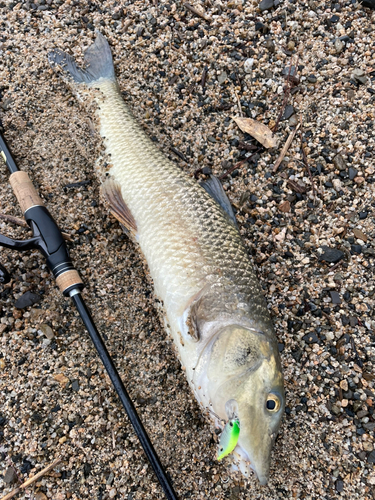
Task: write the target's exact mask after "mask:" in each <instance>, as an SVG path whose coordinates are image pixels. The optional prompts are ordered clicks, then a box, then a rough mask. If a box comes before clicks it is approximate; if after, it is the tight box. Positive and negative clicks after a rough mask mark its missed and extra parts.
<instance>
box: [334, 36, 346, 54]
mask: <svg viewBox="0 0 375 500" xmlns="http://www.w3.org/2000/svg"><path fill="white" fill-rule="evenodd" d="M343 48H344V42H342V41H341V40H340V38H336V40H335V51H336V54H341V52H342V49H343Z"/></svg>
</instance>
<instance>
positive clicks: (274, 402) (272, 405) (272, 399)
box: [266, 394, 280, 413]
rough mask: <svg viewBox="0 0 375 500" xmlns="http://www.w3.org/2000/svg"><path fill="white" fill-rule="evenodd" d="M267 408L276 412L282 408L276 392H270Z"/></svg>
mask: <svg viewBox="0 0 375 500" xmlns="http://www.w3.org/2000/svg"><path fill="white" fill-rule="evenodd" d="M266 408H267V410H268V411H271V412H273V413H276V412H277V411H278V410H279V409H280V399H279V398H278V397H277V396H276V395H275V394H268V396H267V402H266Z"/></svg>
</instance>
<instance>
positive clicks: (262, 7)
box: [259, 0, 273, 12]
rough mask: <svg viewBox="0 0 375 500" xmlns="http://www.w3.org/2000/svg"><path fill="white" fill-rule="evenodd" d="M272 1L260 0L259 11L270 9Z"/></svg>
mask: <svg viewBox="0 0 375 500" xmlns="http://www.w3.org/2000/svg"><path fill="white" fill-rule="evenodd" d="M272 7H273V0H262V1H261V2H260V4H259V8H260V10H261V11H262V12H263V11H264V10H269V9H272Z"/></svg>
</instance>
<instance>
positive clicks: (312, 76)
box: [307, 75, 318, 83]
mask: <svg viewBox="0 0 375 500" xmlns="http://www.w3.org/2000/svg"><path fill="white" fill-rule="evenodd" d="M307 81H308V82H309V83H316V82H317V81H318V79H317V77H316V76H315V75H309V76H308V77H307Z"/></svg>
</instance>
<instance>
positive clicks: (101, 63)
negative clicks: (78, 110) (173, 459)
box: [48, 32, 116, 87]
mask: <svg viewBox="0 0 375 500" xmlns="http://www.w3.org/2000/svg"><path fill="white" fill-rule="evenodd" d="M48 61H49V63H50V65H51V66H52V68H54V69H55V67H56V66H60V68H61V69H62V71H63V72H64V73H65V74H67V75H68V76H69V77H70V78H71V79H72V80H73V81H74V82H76V83H86V85H88V86H89V87H91V86H92V84H93V83H94V82H96V81H98V80H100V79H103V80H115V79H116V77H115V70H114V67H113V61H112V53H111V49H110V47H109V44H108V42H107V40H106V38H105V37H104V36H103V35H102V34H101V33H99V32H97V33H96V40H95V43H93V45H91V46H90V47H89V48H88V49H87V50H86V52H85V68H84V69H82V68H79V67H78V66H77V63H76V62H75V60H74V58H73V57H72V56H70V55H69V54H66V53H65V52H63V51H62V50H60V49H54V50H52V51H51V52H49V54H48Z"/></svg>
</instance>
